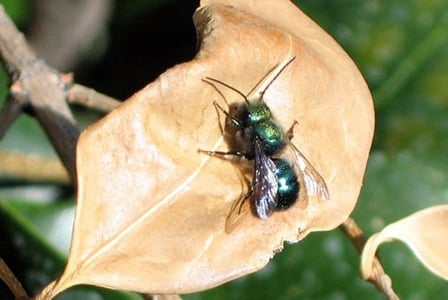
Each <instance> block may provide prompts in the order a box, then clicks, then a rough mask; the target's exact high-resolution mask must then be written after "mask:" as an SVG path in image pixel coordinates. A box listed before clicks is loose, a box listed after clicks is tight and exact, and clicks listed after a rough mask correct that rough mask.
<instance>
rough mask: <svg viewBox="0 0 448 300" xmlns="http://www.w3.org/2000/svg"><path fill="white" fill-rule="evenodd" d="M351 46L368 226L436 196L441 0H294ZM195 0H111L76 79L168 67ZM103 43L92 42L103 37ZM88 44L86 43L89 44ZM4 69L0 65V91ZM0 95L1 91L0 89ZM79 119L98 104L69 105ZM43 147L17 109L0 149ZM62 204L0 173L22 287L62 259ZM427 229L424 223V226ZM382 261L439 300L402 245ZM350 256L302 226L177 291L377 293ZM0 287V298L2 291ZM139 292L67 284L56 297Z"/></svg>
mask: <svg viewBox="0 0 448 300" xmlns="http://www.w3.org/2000/svg"><path fill="white" fill-rule="evenodd" d="M0 3H2V4H5V6H6V7H7V10H8V12H9V13H10V15H11V16H12V17H13V18H14V20H15V22H16V23H17V24H18V25H19V26H20V28H21V29H22V30H24V31H25V32H26V31H27V30H28V29H29V28H28V26H29V24H30V20H31V19H32V17H33V8H32V7H31V6H30V4H29V3H28V1H26V0H20V1H19V0H9V1H5V0H2V1H0ZM296 3H297V4H298V6H300V7H301V8H302V9H303V10H304V11H305V12H306V13H307V14H308V15H309V16H311V17H312V18H313V19H314V20H315V21H316V22H317V23H318V24H320V25H321V26H322V27H323V28H324V29H325V30H327V31H328V32H329V33H330V34H331V35H332V36H333V37H334V38H335V39H336V40H337V41H338V42H339V43H340V44H341V45H342V46H343V47H344V49H345V50H346V51H347V52H348V53H349V54H350V55H351V57H352V58H353V60H354V61H355V63H356V64H357V65H358V66H359V68H360V70H361V72H362V73H363V74H364V76H365V78H366V80H367V82H368V84H369V86H370V88H371V91H372V93H373V96H374V101H375V107H376V133H375V139H374V144H373V148H372V153H371V157H370V160H369V164H368V168H367V174H366V178H365V183H364V186H363V189H362V193H361V197H360V200H359V202H358V206H357V207H356V210H355V212H354V214H353V217H354V218H355V219H356V221H357V222H358V223H359V224H360V225H361V226H362V228H363V229H364V230H365V232H366V234H368V235H370V234H372V233H373V232H376V231H378V230H380V229H381V228H383V227H384V225H385V224H388V223H390V222H392V221H395V220H398V219H400V218H402V217H404V216H407V215H409V214H411V213H413V212H415V211H417V210H419V209H422V208H425V207H428V206H431V205H435V204H441V203H446V202H447V199H448V188H447V187H448V184H447V178H448V170H447V169H448V168H447V167H448V157H447V155H446V153H447V150H448V122H447V117H448V71H447V70H448V52H447V51H446V49H447V46H448V2H446V1H443V0H427V1H421V0H420V1H418V0H396V1H386V0H365V1H354V0H344V1H342V0H331V1H330V0H302V1H296ZM196 6H197V2H196V1H185V0H170V1H168V0H165V1H163V0H159V1H144V0H129V1H115V3H114V7H113V11H112V15H111V18H110V20H109V23H108V27H107V30H106V31H105V33H103V34H104V35H105V36H103V37H100V38H102V39H103V41H106V42H105V45H106V46H105V48H104V49H103V50H102V52H101V54H100V55H96V56H95V60H93V61H92V60H90V61H89V62H88V63H83V64H80V65H79V67H77V68H75V76H76V80H77V81H78V82H81V83H83V84H85V85H87V86H90V87H93V88H95V89H98V90H99V91H101V92H104V93H106V94H109V95H111V96H114V97H117V98H119V99H125V98H126V97H127V96H129V95H131V94H132V93H133V92H135V91H136V90H138V89H139V88H140V87H142V86H143V85H145V83H147V82H149V81H151V80H153V79H154V78H156V77H157V76H158V74H160V73H162V72H163V71H164V70H165V69H167V68H169V67H170V66H172V65H174V64H176V63H180V62H182V61H186V60H188V59H190V58H192V57H193V56H194V53H195V43H196V40H195V31H194V27H193V24H192V21H191V15H192V13H193V11H194V9H195V7H196ZM103 45H104V43H103ZM92 51H94V50H92ZM7 88H8V79H7V77H6V76H5V74H4V73H3V74H0V97H1V99H4V98H5V95H6V92H7ZM2 101H3V100H2ZM75 113H76V115H77V117H78V119H79V120H81V121H80V122H81V123H88V122H91V121H92V120H93V119H95V118H97V117H99V115H96V114H92V113H91V112H88V111H86V110H83V109H80V108H75ZM5 150H6V151H9V150H15V151H26V153H30V152H31V153H36V154H38V155H43V156H46V157H54V156H55V154H54V151H53V150H52V148H51V146H50V145H49V144H48V143H47V141H46V138H45V136H44V134H43V133H42V131H41V130H40V129H39V127H38V125H37V123H36V122H35V121H34V120H33V119H32V118H30V117H27V116H22V117H21V118H20V119H19V120H18V122H16V123H15V124H14V126H13V128H11V130H9V131H8V133H7V135H6V136H5V138H4V139H3V140H2V141H1V143H0V151H5ZM73 212H74V196H73V189H72V187H69V186H61V185H55V184H49V183H42V184H40V183H29V182H22V181H20V180H16V179H11V178H3V177H1V178H0V235H1V239H2V241H1V243H0V256H1V257H3V258H4V259H5V260H6V262H7V263H8V264H9V265H10V267H11V268H12V269H13V270H14V272H16V273H17V276H18V277H19V278H20V280H21V281H22V282H23V283H24V284H25V286H26V288H27V290H28V291H29V292H30V294H35V293H36V291H38V290H39V289H41V288H42V287H43V286H45V285H46V284H47V283H48V282H50V281H51V280H53V279H54V278H55V277H56V276H57V275H58V274H59V273H60V272H61V269H62V268H63V266H64V261H65V255H66V253H67V249H68V245H69V241H70V234H71V222H72V219H73ZM428 230H431V229H428ZM381 257H382V260H383V265H384V267H385V270H386V272H387V273H388V274H389V275H390V276H391V277H392V280H393V286H394V288H395V290H396V292H397V293H398V294H399V295H400V296H401V298H402V299H448V288H447V287H448V286H447V284H446V282H445V281H443V280H442V279H440V278H438V277H436V276H435V275H432V274H431V273H430V272H429V271H427V270H426V269H425V268H424V267H422V266H421V264H420V263H419V262H418V261H417V260H416V258H415V257H414V256H413V255H412V253H411V252H410V251H409V250H408V249H407V248H406V247H405V246H403V245H402V244H400V243H398V242H395V243H390V244H387V245H384V246H383V247H382V248H381ZM358 269H359V257H358V255H357V254H356V252H355V250H354V249H353V247H352V245H351V243H350V241H349V240H348V239H347V238H346V237H345V236H344V235H343V234H342V233H341V232H340V231H339V230H334V231H332V232H325V233H314V234H311V235H310V236H309V237H307V238H306V239H305V240H304V241H302V242H300V243H299V244H295V245H286V247H285V250H284V251H283V252H281V253H279V254H277V255H276V256H275V258H274V259H273V260H272V262H271V263H270V264H269V265H268V266H267V267H266V268H265V269H263V270H262V271H260V272H258V273H256V274H253V275H250V276H247V277H245V278H241V279H239V280H236V281H233V282H230V283H228V284H225V285H223V286H221V287H218V288H215V289H212V290H210V291H206V292H203V293H197V294H192V295H186V296H184V299H190V300H193V299H195V300H196V299H334V300H341V299H360V298H362V299H384V297H383V296H382V295H381V294H379V292H377V291H376V290H375V289H374V287H373V286H371V285H370V284H368V283H365V282H363V281H362V280H361V279H360V278H359V271H358ZM9 297H10V295H9V294H8V292H7V290H6V288H4V287H1V288H0V298H1V299H8V298H9ZM81 297H82V298H83V299H85V300H88V299H139V296H137V295H133V294H126V293H117V292H114V291H108V290H102V289H94V288H87V287H77V288H74V289H70V290H69V291H67V292H65V293H64V294H62V295H61V296H59V297H58V299H80V298H81Z"/></svg>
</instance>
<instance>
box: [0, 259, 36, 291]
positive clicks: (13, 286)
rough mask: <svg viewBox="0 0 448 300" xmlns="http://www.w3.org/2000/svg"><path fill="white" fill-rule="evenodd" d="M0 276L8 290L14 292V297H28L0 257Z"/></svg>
mask: <svg viewBox="0 0 448 300" xmlns="http://www.w3.org/2000/svg"><path fill="white" fill-rule="evenodd" d="M0 278H1V280H3V282H4V283H5V284H6V285H7V286H8V288H9V290H10V291H11V292H12V293H13V294H14V296H15V298H16V299H29V296H28V294H27V293H26V291H25V289H24V288H23V286H22V284H21V283H20V281H19V280H18V279H17V278H16V276H15V275H14V274H13V273H12V271H11V269H9V267H8V265H7V264H6V263H5V261H4V260H3V259H2V258H0Z"/></svg>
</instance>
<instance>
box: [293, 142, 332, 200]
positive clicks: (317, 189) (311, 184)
mask: <svg viewBox="0 0 448 300" xmlns="http://www.w3.org/2000/svg"><path fill="white" fill-rule="evenodd" d="M288 148H289V149H290V150H291V151H292V153H293V157H294V161H295V163H296V165H297V167H298V169H299V171H300V173H301V175H302V176H301V177H303V181H304V184H305V189H306V193H307V196H317V197H319V198H320V199H321V200H328V199H329V198H330V193H329V192H328V188H327V184H326V183H325V180H324V179H323V178H322V176H321V175H320V174H319V172H317V171H316V169H314V167H313V166H312V165H311V163H310V162H309V161H308V160H307V159H306V157H305V155H303V153H302V152H300V150H299V149H298V148H297V147H296V146H295V145H294V144H293V143H291V142H290V143H289V147H288Z"/></svg>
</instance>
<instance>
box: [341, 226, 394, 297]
mask: <svg viewBox="0 0 448 300" xmlns="http://www.w3.org/2000/svg"><path fill="white" fill-rule="evenodd" d="M339 227H340V229H341V230H342V231H343V232H344V233H345V234H346V235H347V236H348V237H349V238H350V240H351V241H352V243H353V245H354V246H355V248H356V251H358V253H361V252H362V249H363V248H364V245H365V243H366V239H365V236H364V233H363V231H362V229H361V228H360V227H359V226H358V224H356V222H355V220H353V219H352V218H349V219H347V220H346V221H345V222H344V223H342V224H341V225H340V226H339ZM372 269H373V272H372V273H373V275H372V277H371V278H370V279H369V280H368V281H369V282H370V283H372V284H373V285H375V287H376V288H377V289H378V290H379V291H381V292H382V293H383V294H384V295H386V296H387V297H388V299H390V300H398V299H400V298H399V297H398V296H397V294H395V292H394V290H393V289H392V280H391V279H390V277H389V276H388V275H387V274H386V273H385V272H384V269H383V267H382V265H381V262H380V260H379V259H378V258H377V257H375V259H374V262H373V267H372Z"/></svg>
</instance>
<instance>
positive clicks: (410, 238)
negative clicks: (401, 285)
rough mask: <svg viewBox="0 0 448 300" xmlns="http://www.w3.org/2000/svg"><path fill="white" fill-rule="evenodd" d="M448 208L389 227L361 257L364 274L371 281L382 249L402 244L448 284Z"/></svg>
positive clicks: (418, 214) (369, 243) (420, 213)
mask: <svg viewBox="0 0 448 300" xmlns="http://www.w3.org/2000/svg"><path fill="white" fill-rule="evenodd" d="M447 236H448V205H439V206H433V207H430V208H427V209H424V210H420V211H418V212H416V213H414V214H412V215H410V216H408V217H406V218H404V219H401V220H399V221H397V222H395V223H392V224H390V225H388V226H386V227H385V228H384V229H383V230H382V231H381V232H379V233H375V234H374V235H372V236H371V237H370V238H369V240H368V241H367V243H366V245H365V246H364V249H363V252H362V255H361V274H362V277H363V278H364V279H368V278H370V276H371V273H372V261H373V259H374V257H375V253H376V250H377V248H378V247H379V245H381V244H382V243H385V242H389V241H391V240H400V241H402V242H404V243H406V245H408V247H409V248H411V250H412V252H414V254H415V255H416V256H417V258H418V259H419V260H420V261H421V262H422V263H423V264H424V265H425V267H427V268H428V269H429V270H431V271H432V272H433V273H435V274H437V275H438V276H440V277H442V278H444V279H445V280H448V252H447V246H448V242H447V239H446V237H447Z"/></svg>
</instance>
